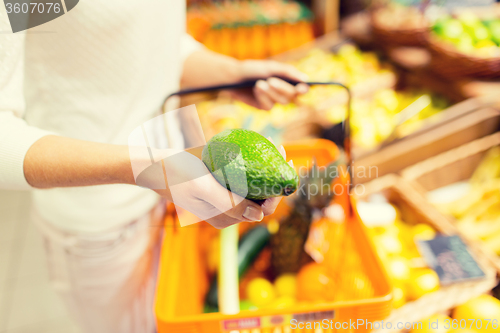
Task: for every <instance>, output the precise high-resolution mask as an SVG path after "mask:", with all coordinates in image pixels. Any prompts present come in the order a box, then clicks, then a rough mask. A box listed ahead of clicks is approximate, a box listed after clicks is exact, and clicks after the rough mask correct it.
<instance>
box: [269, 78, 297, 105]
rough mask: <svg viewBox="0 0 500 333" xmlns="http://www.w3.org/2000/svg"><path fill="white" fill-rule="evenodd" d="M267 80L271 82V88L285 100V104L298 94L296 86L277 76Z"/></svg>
mask: <svg viewBox="0 0 500 333" xmlns="http://www.w3.org/2000/svg"><path fill="white" fill-rule="evenodd" d="M267 82H268V83H269V86H270V87H271V89H272V90H274V91H275V92H276V93H277V94H278V95H279V96H280V97H281V99H282V100H283V101H284V102H282V103H283V104H286V103H288V102H290V101H291V100H292V99H293V98H294V97H295V95H296V94H297V91H296V90H295V86H293V85H291V84H290V83H288V82H285V81H283V80H280V79H278V78H275V77H271V78H269V79H267Z"/></svg>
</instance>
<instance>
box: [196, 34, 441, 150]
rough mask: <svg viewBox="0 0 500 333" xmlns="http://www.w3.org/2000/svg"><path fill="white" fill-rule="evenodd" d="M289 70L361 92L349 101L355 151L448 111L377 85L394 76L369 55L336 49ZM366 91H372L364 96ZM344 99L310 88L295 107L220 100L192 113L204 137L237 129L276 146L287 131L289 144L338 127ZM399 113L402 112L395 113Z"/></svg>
mask: <svg viewBox="0 0 500 333" xmlns="http://www.w3.org/2000/svg"><path fill="white" fill-rule="evenodd" d="M292 64H293V65H295V66H296V67H297V68H298V69H299V70H301V71H303V72H304V73H306V74H307V75H308V76H309V80H310V81H319V82H325V81H326V82H327V81H338V82H343V83H345V84H346V85H348V86H349V87H351V89H352V90H353V91H354V92H356V91H365V94H364V95H361V96H360V97H356V95H355V97H354V98H353V101H352V120H351V124H352V131H353V142H354V144H355V145H357V146H359V147H361V148H374V147H376V146H377V145H378V144H380V143H381V142H383V141H384V140H386V139H388V138H389V137H393V138H394V137H402V136H405V135H407V134H409V133H411V132H413V131H415V130H417V129H418V128H419V127H420V126H421V125H422V121H421V120H423V119H427V118H428V117H430V116H432V115H434V114H436V113H438V112H440V111H442V110H443V109H445V108H446V107H448V106H449V102H448V101H447V100H446V99H444V98H443V97H441V96H439V95H436V94H434V93H431V92H427V91H417V90H408V91H397V90H395V89H393V88H391V87H384V84H380V83H381V82H382V83H385V82H386V81H385V80H384V79H381V78H382V77H384V76H386V75H394V73H393V72H392V70H391V68H390V66H388V65H386V64H383V63H382V62H380V61H379V59H378V58H377V56H376V54H375V53H372V52H362V51H360V50H359V49H357V48H356V47H355V46H353V45H351V44H346V45H343V46H341V47H340V48H339V50H338V52H337V53H328V52H325V51H322V50H319V49H316V50H313V51H311V52H310V53H309V55H308V56H306V57H305V58H303V59H301V60H298V61H296V62H293V63H292ZM380 80H382V81H380ZM366 83H369V85H368V86H367V85H366ZM372 86H374V88H371V87H372ZM367 87H368V88H370V89H372V90H373V89H374V90H373V91H372V92H371V93H370V92H366V90H367ZM344 94H345V92H344V91H343V89H342V88H340V87H335V86H313V87H311V89H310V91H309V92H308V93H307V94H305V95H303V96H300V97H299V98H298V100H297V103H296V104H293V103H291V104H288V105H280V104H276V105H275V106H274V107H273V108H272V109H271V110H270V111H263V110H259V109H256V108H254V107H251V106H248V105H246V104H244V103H242V102H239V101H233V100H231V99H229V98H227V97H225V96H222V97H219V98H218V99H216V100H212V101H205V102H201V103H199V104H197V109H198V111H199V114H200V117H201V122H202V126H203V128H204V129H207V132H209V134H215V133H218V132H220V131H223V130H226V129H231V128H238V127H241V128H245V129H251V130H254V131H257V132H259V133H261V134H263V135H264V136H271V137H272V138H273V140H275V141H276V142H278V143H279V142H282V141H283V137H287V134H288V132H289V131H293V133H294V138H295V139H297V138H299V137H300V135H303V136H305V137H307V136H318V135H320V133H317V132H318V131H317V126H320V127H328V126H331V125H333V124H336V123H339V122H341V121H342V120H343V119H344V118H345V115H346V112H347V110H346V99H345V95H344ZM403 110H406V111H405V112H403V113H401V112H402V111H403ZM408 111H409V112H410V113H412V115H413V116H412V117H409V118H408V119H406V118H405V116H404V114H405V113H406V112H408ZM309 118H313V119H315V122H316V124H317V126H316V131H315V132H314V131H313V132H314V133H311V132H310V131H308V130H307V129H304V130H302V131H301V129H300V126H301V125H302V126H306V124H310V123H311V120H310V119H309ZM313 128H315V127H314V126H313Z"/></svg>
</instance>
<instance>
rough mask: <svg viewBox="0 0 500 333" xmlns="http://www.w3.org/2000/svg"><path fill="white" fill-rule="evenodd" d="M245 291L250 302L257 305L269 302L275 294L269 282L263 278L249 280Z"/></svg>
mask: <svg viewBox="0 0 500 333" xmlns="http://www.w3.org/2000/svg"><path fill="white" fill-rule="evenodd" d="M246 292H247V296H248V299H249V300H250V302H251V303H252V304H254V305H255V306H257V307H261V306H264V305H266V304H269V303H271V302H272V301H273V300H274V299H275V296H276V293H275V291H274V287H273V285H272V284H271V282H269V281H268V280H266V279H263V278H255V279H253V280H252V281H250V282H249V283H248V286H247V290H246Z"/></svg>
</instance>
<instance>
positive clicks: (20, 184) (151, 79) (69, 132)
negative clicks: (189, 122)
mask: <svg viewBox="0 0 500 333" xmlns="http://www.w3.org/2000/svg"><path fill="white" fill-rule="evenodd" d="M8 31H11V28H10V25H9V22H8V18H7V14H6V10H5V7H4V6H0V188H5V189H31V187H30V186H29V184H28V183H27V182H26V179H25V177H24V172H23V160H24V157H25V154H26V152H27V150H28V149H29V147H30V146H31V145H32V144H33V143H34V142H35V141H36V140H38V139H39V138H41V137H42V136H44V135H47V134H50V133H55V134H58V135H62V136H67V137H72V138H76V139H82V140H88V141H94V142H103V143H113V144H127V138H128V135H129V134H130V133H131V131H132V130H133V129H134V128H135V127H137V126H139V125H141V124H142V123H143V122H145V121H147V120H149V119H151V118H153V117H154V116H156V115H158V114H159V110H160V107H161V105H162V103H163V101H164V99H165V97H166V96H167V95H168V94H169V93H171V92H173V91H176V90H178V88H179V79H180V75H181V67H182V61H183V60H184V59H185V58H186V57H187V55H189V54H190V53H191V52H193V51H194V50H196V49H198V48H199V47H200V46H199V44H197V43H196V42H195V41H194V40H193V39H191V38H190V37H188V36H187V35H186V34H185V1H179V0H127V1H123V0H101V1H99V0H85V1H80V2H79V3H78V5H77V6H76V7H75V8H73V9H72V10H71V11H69V12H67V13H66V14H65V15H63V16H61V17H59V18H56V19H55V20H53V21H50V22H48V23H45V24H43V25H40V26H38V27H35V28H31V29H29V30H28V31H27V32H26V31H25V32H19V33H16V34H12V33H9V32H8ZM56 149H57V148H56ZM33 198H34V205H35V207H36V209H37V211H38V212H39V214H40V215H41V217H42V218H44V219H46V220H47V221H49V222H51V223H53V224H54V225H56V226H58V227H60V228H63V229H66V230H72V231H80V232H89V233H90V232H99V231H101V230H107V229H110V228H113V227H115V226H119V225H121V224H123V223H126V222H128V221H131V220H133V219H135V218H138V217H139V216H141V215H143V214H145V213H146V212H147V211H148V210H150V209H151V208H152V207H153V206H154V205H155V204H156V203H157V201H158V197H157V195H156V194H155V193H154V192H153V191H150V190H147V189H143V188H139V187H137V186H131V185H101V186H92V187H77V188H57V189H50V190H33Z"/></svg>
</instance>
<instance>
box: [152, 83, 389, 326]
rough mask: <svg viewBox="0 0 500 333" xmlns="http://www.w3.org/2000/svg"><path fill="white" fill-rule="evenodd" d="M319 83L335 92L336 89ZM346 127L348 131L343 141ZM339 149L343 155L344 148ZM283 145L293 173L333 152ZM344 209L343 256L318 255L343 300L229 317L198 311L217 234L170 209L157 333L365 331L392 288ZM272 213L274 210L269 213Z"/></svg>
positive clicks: (311, 144) (326, 145)
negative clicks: (335, 264) (184, 222)
mask: <svg viewBox="0 0 500 333" xmlns="http://www.w3.org/2000/svg"><path fill="white" fill-rule="evenodd" d="M254 84H255V81H249V82H244V83H240V84H238V85H231V86H220V87H212V88H202V89H197V90H187V91H183V92H180V93H176V95H181V94H186V93H193V92H198V91H210V90H214V89H234V88H248V87H252V86H253V85H254ZM309 84H311V85H312V84H318V83H309ZM320 84H336V85H340V86H342V85H341V84H337V83H320ZM347 119H349V115H348V117H347ZM347 123H348V121H347ZM348 129H349V126H348V125H347V126H346V132H347V133H346V134H347V137H349V133H348V132H349V131H348ZM346 145H347V146H346V148H347V152H348V153H349V142H346ZM284 146H285V150H286V153H287V158H288V159H292V160H293V162H294V166H295V168H297V169H299V168H301V167H309V166H311V165H312V163H313V161H314V163H316V164H317V165H318V166H325V165H327V164H328V163H329V162H332V161H334V160H335V159H336V158H337V155H338V148H337V146H336V145H335V144H334V143H333V142H331V141H328V140H323V139H312V140H306V141H299V142H294V143H290V144H285V145H284ZM347 200H353V199H352V198H350V199H347ZM351 203H352V208H353V209H352V210H353V212H352V213H351V214H348V215H349V218H348V220H347V221H345V223H346V224H348V225H349V228H345V231H346V235H345V237H343V238H344V239H343V240H342V243H341V245H342V246H341V248H342V251H339V252H341V253H338V254H335V255H327V256H325V261H327V260H336V261H337V260H338V258H339V256H340V257H341V258H342V260H341V262H342V269H341V270H340V272H338V273H339V274H338V278H337V279H336V280H338V281H339V282H338V283H339V284H338V285H337V288H338V289H339V292H341V294H342V297H340V298H338V300H336V301H333V302H322V303H299V304H298V305H294V306H292V307H289V308H285V309H258V310H243V311H240V312H239V313H238V314H234V315H226V314H221V313H203V309H204V300H205V294H206V292H207V290H208V287H209V282H210V281H209V276H208V274H207V269H206V260H205V258H206V257H205V254H206V253H205V251H206V244H207V243H208V241H209V239H210V237H213V236H215V235H217V231H216V229H215V228H213V227H211V226H210V225H208V224H207V223H205V222H201V223H196V224H193V225H189V226H186V227H182V228H181V227H179V226H178V222H176V215H175V209H169V213H168V214H167V216H166V221H165V234H164V239H163V245H162V250H161V259H160V269H159V275H158V285H157V290H156V300H155V306H154V311H155V315H156V322H157V328H158V333H219V332H220V333H236V332H239V333H288V332H311V333H313V332H314V333H319V332H324V333H326V332H337V331H339V332H341V331H342V332H348V331H357V332H360V333H361V332H367V331H369V330H370V329H371V328H372V327H373V326H374V324H375V322H377V321H380V320H383V319H384V318H386V317H387V316H388V315H389V314H390V311H391V309H392V286H391V284H390V282H389V278H388V277H387V275H386V273H385V270H384V268H383V265H382V263H381V261H380V259H379V258H378V256H377V254H376V250H375V248H374V245H373V243H372V241H371V238H370V237H369V235H368V232H367V230H366V228H365V226H364V225H363V223H362V222H361V220H360V218H359V216H358V214H357V211H356V203H355V202H354V201H351ZM279 211H280V209H279V208H278V209H277V210H276V212H279ZM275 214H276V213H275ZM278 214H279V213H278ZM183 218H184V217H183ZM276 218H280V216H276ZM334 248H335V247H334ZM335 249H338V247H337V248H335ZM326 264H328V262H326ZM335 275H336V276H337V273H336V274H335ZM307 323H309V325H306V324H307Z"/></svg>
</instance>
